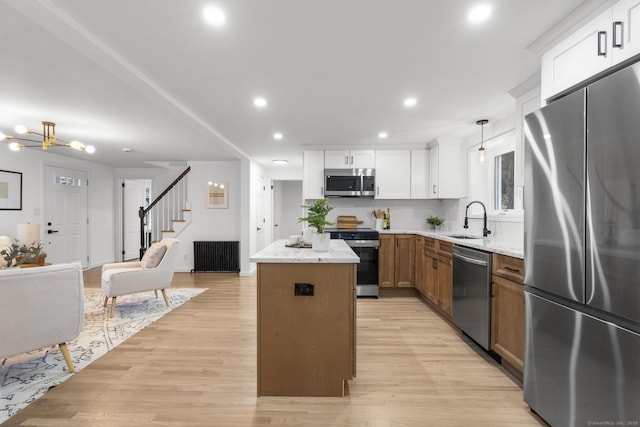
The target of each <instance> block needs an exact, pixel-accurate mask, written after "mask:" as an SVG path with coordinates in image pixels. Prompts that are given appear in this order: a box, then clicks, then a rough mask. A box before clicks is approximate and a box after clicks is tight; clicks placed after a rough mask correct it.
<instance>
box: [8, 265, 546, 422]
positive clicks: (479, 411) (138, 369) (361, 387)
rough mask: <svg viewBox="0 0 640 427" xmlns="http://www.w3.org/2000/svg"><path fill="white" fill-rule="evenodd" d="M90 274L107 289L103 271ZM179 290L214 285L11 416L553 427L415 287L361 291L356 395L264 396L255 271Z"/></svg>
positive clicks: (204, 276)
mask: <svg viewBox="0 0 640 427" xmlns="http://www.w3.org/2000/svg"><path fill="white" fill-rule="evenodd" d="M85 283H86V284H85V286H87V287H99V269H93V270H89V271H87V272H85ZM172 287H199V288H200V287H205V288H209V290H208V291H206V292H204V293H203V294H201V295H200V296H198V297H196V298H194V299H193V300H191V301H189V302H187V303H185V304H184V305H183V306H181V307H179V308H177V309H176V310H175V311H173V312H171V313H169V314H168V315H166V316H164V317H163V318H162V319H160V320H158V321H157V322H155V323H154V324H152V325H151V326H149V327H147V328H146V329H144V330H142V331H141V332H140V333H138V334H137V335H135V336H134V337H132V338H131V339H129V340H127V341H125V342H124V343H123V344H121V345H120V346H118V347H117V348H116V349H114V350H113V351H111V352H109V353H107V354H106V355H105V356H103V357H101V358H100V359H98V360H97V361H96V362H94V363H93V364H91V365H90V366H88V367H87V368H85V369H83V370H82V371H81V372H79V373H77V374H76V375H74V376H73V377H71V378H70V379H69V380H67V381H66V382H64V383H63V384H61V385H59V386H57V387H55V388H53V389H51V390H49V391H48V392H47V393H46V395H45V396H43V397H42V398H40V399H38V400H37V401H36V402H34V403H32V404H31V405H29V406H28V407H27V408H26V409H25V410H23V411H22V412H20V413H18V414H17V415H16V416H14V417H13V418H11V419H9V420H8V421H7V422H6V423H5V424H4V425H7V426H10V425H21V426H70V427H71V426H82V427H85V426H118V427H120V426H172V427H176V426H251V425H256V426H261V425H298V426H356V425H357V426H492V427H493V426H514V425H517V426H525V425H527V426H528V425H531V426H539V425H544V423H543V422H542V421H540V420H539V419H538V418H537V417H536V416H535V415H533V414H532V413H531V412H530V411H529V410H528V408H527V405H526V404H525V403H524V402H523V401H522V389H521V388H520V387H519V385H518V384H516V383H515V382H514V381H513V380H512V379H510V377H508V376H507V374H506V373H505V372H504V371H503V370H502V368H500V367H499V365H498V364H496V363H495V361H493V360H492V359H491V358H489V357H488V356H486V355H485V354H484V353H481V352H479V351H476V350H475V349H474V347H472V346H470V345H469V344H468V343H467V342H466V341H465V339H464V338H462V337H461V336H460V335H459V334H458V333H457V332H456V331H455V330H454V329H453V328H452V327H451V326H450V325H449V324H448V323H446V322H445V321H443V320H442V319H441V318H440V317H439V316H438V315H437V314H435V313H433V312H432V311H431V310H430V309H429V308H428V307H427V306H426V305H424V304H423V303H422V302H421V301H420V300H418V299H417V298H416V297H414V296H410V295H407V294H406V292H405V293H404V294H403V295H402V296H400V295H397V296H396V295H394V296H385V297H381V298H380V299H378V300H372V299H359V300H358V330H357V334H358V336H357V352H358V364H357V378H356V379H355V380H353V381H349V383H348V395H347V396H346V397H344V398H292V397H260V398H257V397H256V287H255V277H250V278H244V277H243V278H239V277H237V276H236V275H233V274H221V273H198V274H195V275H194V274H189V273H177V274H176V275H175V278H174V282H173V284H172ZM168 292H171V290H168ZM301 327H303V325H301Z"/></svg>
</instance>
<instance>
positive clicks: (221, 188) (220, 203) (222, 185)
mask: <svg viewBox="0 0 640 427" xmlns="http://www.w3.org/2000/svg"><path fill="white" fill-rule="evenodd" d="M206 204H207V209H226V208H228V207H229V183H228V182H227V181H215V182H214V181H209V182H207V203H206Z"/></svg>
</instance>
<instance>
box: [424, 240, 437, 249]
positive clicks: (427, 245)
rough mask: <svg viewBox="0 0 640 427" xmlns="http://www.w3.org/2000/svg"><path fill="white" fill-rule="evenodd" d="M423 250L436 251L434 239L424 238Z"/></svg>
mask: <svg viewBox="0 0 640 427" xmlns="http://www.w3.org/2000/svg"><path fill="white" fill-rule="evenodd" d="M424 249H425V250H426V251H428V252H435V251H436V239H432V238H430V237H425V238H424Z"/></svg>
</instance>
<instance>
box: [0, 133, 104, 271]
mask: <svg viewBox="0 0 640 427" xmlns="http://www.w3.org/2000/svg"><path fill="white" fill-rule="evenodd" d="M56 152H60V153H62V154H56ZM64 152H65V149H56V150H55V152H54V149H52V150H51V151H49V152H43V151H41V150H22V151H19V152H13V151H11V150H9V148H8V144H0V169H2V170H9V171H14V172H22V180H23V182H22V210H20V211H5V210H0V235H7V236H10V237H12V238H15V233H16V225H17V224H20V223H26V222H30V223H34V224H36V223H37V224H40V229H41V233H43V234H42V238H43V239H44V233H45V230H46V227H44V224H43V221H44V219H43V218H44V217H43V216H42V215H43V213H44V212H43V207H44V178H43V171H44V166H45V165H52V166H58V167H64V168H69V169H76V170H83V171H87V174H88V177H89V187H88V205H89V206H88V214H89V227H88V233H89V236H88V239H89V246H88V248H89V264H88V265H89V266H90V267H93V266H97V265H100V264H103V263H105V262H111V261H113V260H114V253H115V252H114V243H113V235H114V224H115V221H114V213H113V205H114V169H113V168H112V167H110V166H105V165H101V164H98V163H94V162H91V161H85V160H78V159H75V158H71V157H67V156H65V155H64ZM94 156H97V154H95V155H94ZM87 157H89V156H88V155H87Z"/></svg>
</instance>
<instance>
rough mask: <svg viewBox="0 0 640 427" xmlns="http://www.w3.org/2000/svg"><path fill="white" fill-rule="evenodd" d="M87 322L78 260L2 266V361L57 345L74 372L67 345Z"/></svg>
mask: <svg viewBox="0 0 640 427" xmlns="http://www.w3.org/2000/svg"><path fill="white" fill-rule="evenodd" d="M83 323H84V280H83V277H82V266H81V265H80V263H79V262H76V263H69V264H55V265H51V266H48V267H37V268H8V269H4V270H0V359H2V358H5V357H9V356H14V355H16V354H21V353H25V352H28V351H33V350H37V349H39V348H43V347H48V346H50V345H56V344H57V345H58V346H59V347H60V351H61V352H62V355H63V356H64V360H65V361H66V362H67V367H68V368H69V371H70V372H73V371H74V366H73V362H72V360H71V356H70V354H69V351H68V350H67V345H66V343H67V342H69V341H71V340H73V339H75V338H76V337H77V336H78V334H79V333H80V331H81V330H82V325H83Z"/></svg>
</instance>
